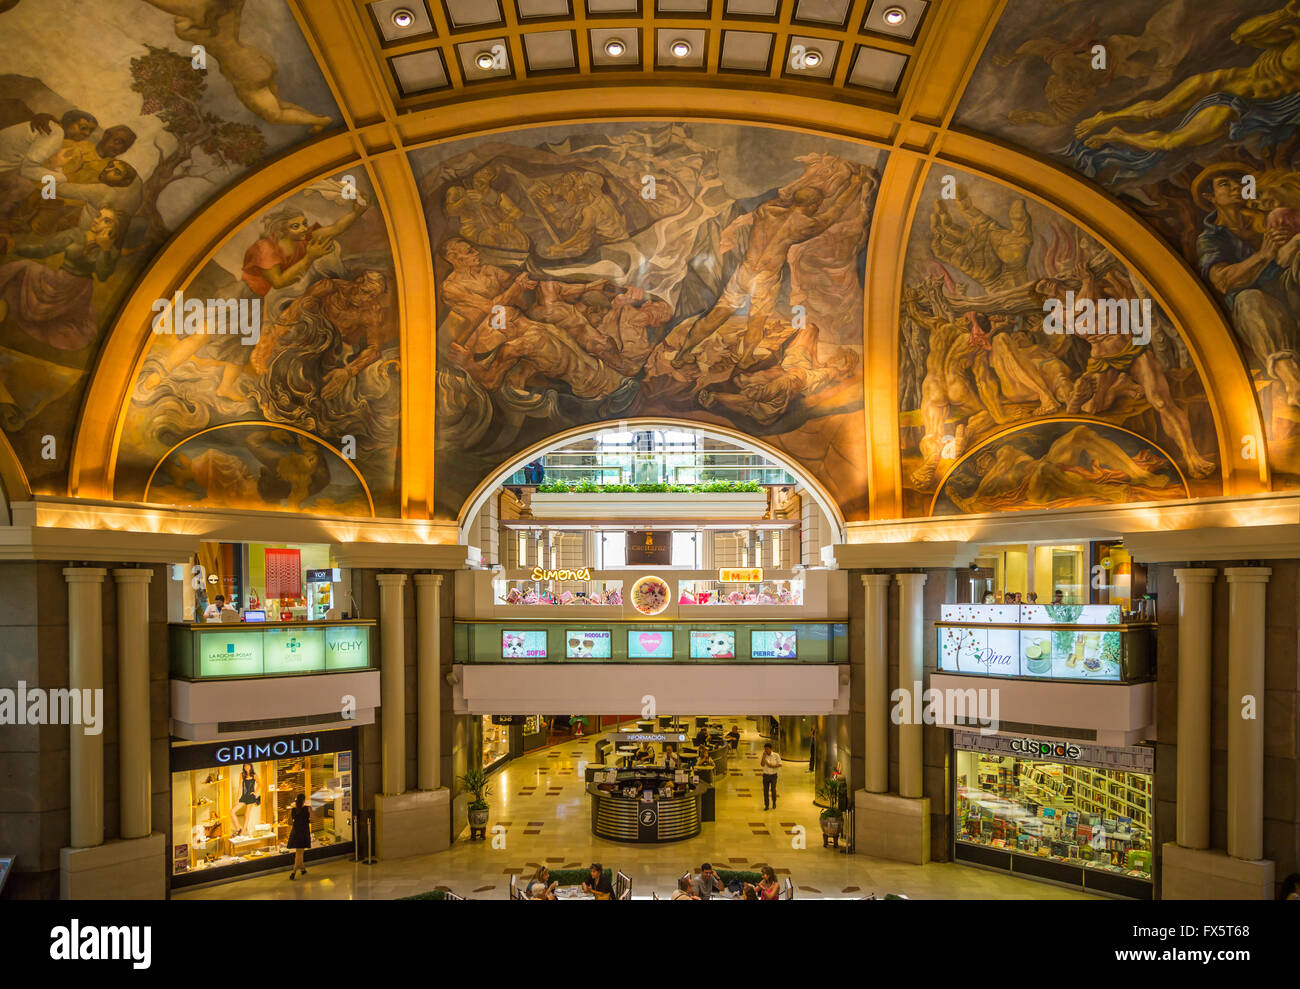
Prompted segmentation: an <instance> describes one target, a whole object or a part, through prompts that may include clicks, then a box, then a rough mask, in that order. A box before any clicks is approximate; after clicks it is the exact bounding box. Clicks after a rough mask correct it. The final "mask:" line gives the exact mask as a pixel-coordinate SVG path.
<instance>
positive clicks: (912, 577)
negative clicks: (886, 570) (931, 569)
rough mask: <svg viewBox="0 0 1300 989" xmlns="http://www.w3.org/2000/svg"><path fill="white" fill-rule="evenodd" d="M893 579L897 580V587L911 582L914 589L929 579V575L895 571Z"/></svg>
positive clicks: (923, 584) (922, 585)
mask: <svg viewBox="0 0 1300 989" xmlns="http://www.w3.org/2000/svg"><path fill="white" fill-rule="evenodd" d="M894 579H895V580H896V581H898V586H899V587H905V586H907V585H908V584H911V585H912V587H913V588H914V589H915V588H917V587H924V586H925V582H926V581H927V580H929V579H930V575H929V574H928V573H896V574H894Z"/></svg>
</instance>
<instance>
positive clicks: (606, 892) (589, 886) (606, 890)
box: [582, 862, 614, 900]
mask: <svg viewBox="0 0 1300 989" xmlns="http://www.w3.org/2000/svg"><path fill="white" fill-rule="evenodd" d="M582 891H583V892H584V893H591V894H592V895H593V896H595V897H596V899H598V900H612V899H613V898H614V887H613V886H611V885H610V883H609V877H608V876H607V875H605V870H604V869H603V868H601V865H600V863H599V862H592V863H591V875H590V876H589V877H588V878H586V879H584V880H583V881H582Z"/></svg>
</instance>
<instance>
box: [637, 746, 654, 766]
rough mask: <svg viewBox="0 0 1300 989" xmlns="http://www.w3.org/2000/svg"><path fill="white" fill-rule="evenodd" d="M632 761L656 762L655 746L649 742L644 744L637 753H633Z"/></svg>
mask: <svg viewBox="0 0 1300 989" xmlns="http://www.w3.org/2000/svg"><path fill="white" fill-rule="evenodd" d="M632 761H633V762H634V763H636V762H654V761H655V750H654V746H653V745H651V744H650V743H649V742H642V743H641V745H640V746H639V747H638V748H637V750H636V751H635V752H633V753H632Z"/></svg>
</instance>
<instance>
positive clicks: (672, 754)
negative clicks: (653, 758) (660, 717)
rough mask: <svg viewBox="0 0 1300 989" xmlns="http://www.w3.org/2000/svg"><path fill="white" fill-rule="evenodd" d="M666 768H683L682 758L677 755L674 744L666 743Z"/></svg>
mask: <svg viewBox="0 0 1300 989" xmlns="http://www.w3.org/2000/svg"><path fill="white" fill-rule="evenodd" d="M664 768H665V769H681V768H682V757H681V756H679V755H678V754H677V748H676V746H674V745H673V743H672V742H664Z"/></svg>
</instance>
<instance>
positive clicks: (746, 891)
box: [740, 883, 758, 900]
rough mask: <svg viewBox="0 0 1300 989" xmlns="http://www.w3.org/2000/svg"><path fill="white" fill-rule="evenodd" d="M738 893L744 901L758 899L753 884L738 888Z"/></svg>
mask: <svg viewBox="0 0 1300 989" xmlns="http://www.w3.org/2000/svg"><path fill="white" fill-rule="evenodd" d="M740 893H741V895H742V896H743V897H744V898H745V899H746V900H757V899H758V890H757V889H755V888H754V884H753V883H745V885H744V886H742V887H741V888H740Z"/></svg>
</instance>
